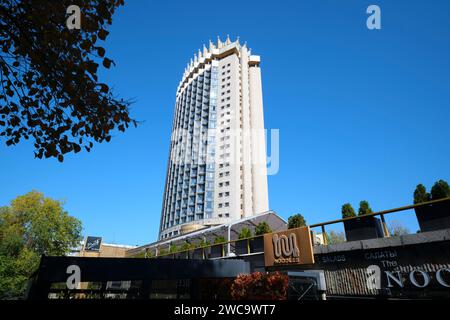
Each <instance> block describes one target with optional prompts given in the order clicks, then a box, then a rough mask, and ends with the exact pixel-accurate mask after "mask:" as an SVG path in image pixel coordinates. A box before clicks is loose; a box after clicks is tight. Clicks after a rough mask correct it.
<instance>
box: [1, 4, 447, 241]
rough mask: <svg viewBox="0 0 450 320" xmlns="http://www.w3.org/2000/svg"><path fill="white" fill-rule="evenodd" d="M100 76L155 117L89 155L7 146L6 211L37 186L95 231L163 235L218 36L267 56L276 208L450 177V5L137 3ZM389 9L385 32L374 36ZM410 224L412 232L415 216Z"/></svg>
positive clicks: (404, 191)
mask: <svg viewBox="0 0 450 320" xmlns="http://www.w3.org/2000/svg"><path fill="white" fill-rule="evenodd" d="M126 2H127V3H126V5H125V7H123V8H122V9H121V10H119V11H118V12H117V14H116V16H115V17H114V22H113V26H112V28H111V29H110V31H111V34H110V37H109V38H108V40H107V45H106V47H107V53H108V54H109V56H110V57H111V58H113V59H114V60H115V61H116V63H117V67H115V68H113V69H112V70H111V71H108V72H107V73H103V74H102V77H101V80H104V81H105V82H107V83H109V84H111V85H112V86H113V87H114V88H115V92H116V93H117V94H119V95H120V96H122V97H125V98H134V99H135V100H136V103H135V104H134V105H133V108H132V112H133V115H134V116H135V117H136V118H137V119H139V120H143V121H144V123H143V124H142V125H141V126H140V127H139V128H137V129H132V130H129V131H128V132H126V133H125V134H119V133H117V134H116V136H115V137H113V139H112V140H111V142H110V143H109V144H102V145H97V146H96V147H95V148H94V149H93V151H92V152H91V153H89V154H88V153H79V154H77V155H72V156H67V157H66V160H65V162H64V163H63V164H61V163H58V162H57V160H54V159H50V160H48V159H47V160H37V159H34V158H33V149H32V145H31V144H30V143H22V144H20V145H19V146H16V147H6V146H4V144H2V145H0V155H1V156H0V168H1V173H2V174H1V184H0V205H6V204H8V203H9V201H10V200H11V199H13V198H14V197H16V196H17V195H20V194H23V193H26V192H28V191H30V190H32V189H37V190H40V191H42V192H44V193H45V195H47V196H50V197H54V198H58V199H65V200H66V208H67V210H68V211H69V212H70V214H72V215H74V216H76V217H78V218H79V219H81V220H82V222H83V225H84V234H85V235H99V236H103V237H104V239H105V241H108V242H116V243H123V244H145V243H148V242H151V241H153V240H155V239H156V237H157V233H158V225H159V218H160V213H161V203H162V194H163V187H164V181H165V172H166V161H167V157H168V144H169V138H170V131H171V124H172V116H173V106H174V101H175V90H176V88H177V85H178V82H179V80H180V77H181V75H182V72H183V70H184V67H185V64H186V62H187V61H188V60H189V59H190V58H191V57H192V56H193V54H194V53H195V52H196V51H197V49H198V48H199V47H200V46H201V45H202V44H203V43H207V42H208V40H209V39H210V38H212V39H215V38H216V36H217V35H221V36H222V38H225V36H226V35H227V34H230V36H231V37H232V39H234V38H235V37H236V36H238V35H239V36H240V37H241V40H242V41H247V42H248V45H249V46H250V47H251V48H252V49H253V52H254V53H255V54H259V55H261V59H262V63H261V67H262V76H263V93H264V111H265V124H266V127H267V128H269V129H271V128H277V129H279V130H280V140H281V141H280V153H281V155H280V171H279V173H278V174H277V175H275V176H271V177H269V199H270V207H271V209H273V210H275V211H276V212H278V213H279V214H280V215H281V216H282V217H285V218H287V217H288V216H289V215H291V214H293V213H296V212H301V213H302V214H303V215H304V216H305V217H306V219H307V221H308V222H309V223H316V222H320V221H325V220H331V219H336V218H339V217H340V207H341V205H342V204H343V203H345V202H351V203H352V204H353V205H354V207H357V206H358V202H359V201H360V200H362V199H367V200H369V201H370V203H371V205H372V208H373V209H374V210H382V209H388V208H392V207H396V206H401V205H405V204H409V203H411V202H412V193H413V190H414V187H415V186H416V184H417V183H419V182H422V183H424V184H425V185H426V186H427V187H430V186H431V184H432V183H433V182H434V181H435V180H437V179H439V178H443V179H446V180H450V166H449V164H450V161H449V160H450V125H449V120H450V59H449V57H450V20H449V19H448V13H449V12H450V2H449V1H446V0H441V1H437V0H434V1H428V0H427V1H425V0H420V1H406V0H403V1H400V0H396V1H381V0H373V1H363V0H352V1H350V0H345V1H344V0H342V1H334V0H333V1H325V0H307V1H306V0H304V1H298V0H297V1H289V2H286V1H270V2H262V1H231V0H230V1H226V2H217V1H195V2H192V1H176V2H175V1H131V0H128V1H126ZM370 4H378V5H379V6H380V7H381V10H382V30H379V31H369V30H368V29H367V28H366V17H367V15H366V8H367V7H368V5H370ZM408 226H410V227H411V229H414V228H415V226H413V225H412V224H411V223H410V222H408Z"/></svg>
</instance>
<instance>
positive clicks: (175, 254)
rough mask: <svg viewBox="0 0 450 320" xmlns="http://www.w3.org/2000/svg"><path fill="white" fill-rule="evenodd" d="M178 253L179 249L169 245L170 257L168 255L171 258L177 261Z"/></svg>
mask: <svg viewBox="0 0 450 320" xmlns="http://www.w3.org/2000/svg"><path fill="white" fill-rule="evenodd" d="M178 251H180V249H179V248H178V247H177V245H175V244H171V245H170V246H169V253H171V255H170V257H171V258H177V259H178V258H179V255H178Z"/></svg>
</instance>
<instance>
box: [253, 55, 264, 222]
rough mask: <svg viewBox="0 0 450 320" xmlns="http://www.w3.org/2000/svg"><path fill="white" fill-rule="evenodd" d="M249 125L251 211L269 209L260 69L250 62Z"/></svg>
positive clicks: (256, 211)
mask: <svg viewBox="0 0 450 320" xmlns="http://www.w3.org/2000/svg"><path fill="white" fill-rule="evenodd" d="M249 76H250V113H251V114H250V125H251V128H252V136H251V144H252V183H253V213H254V214H258V213H262V212H264V211H267V210H269V197H268V191H267V189H268V187H267V168H266V141H265V135H264V115H263V102H262V83H261V70H260V68H259V61H258V63H252V61H251V62H250V66H249Z"/></svg>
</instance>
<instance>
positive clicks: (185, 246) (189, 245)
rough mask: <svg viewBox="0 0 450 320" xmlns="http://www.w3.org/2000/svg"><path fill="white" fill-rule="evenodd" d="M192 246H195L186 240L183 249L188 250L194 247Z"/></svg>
mask: <svg viewBox="0 0 450 320" xmlns="http://www.w3.org/2000/svg"><path fill="white" fill-rule="evenodd" d="M192 247H193V246H192V244H190V243H188V242H186V241H185V242H184V243H183V245H182V246H181V251H186V250H189V249H192Z"/></svg>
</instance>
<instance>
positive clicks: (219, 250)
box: [209, 243, 225, 258]
mask: <svg viewBox="0 0 450 320" xmlns="http://www.w3.org/2000/svg"><path fill="white" fill-rule="evenodd" d="M224 251H225V244H224V243H221V244H215V245H213V246H211V252H210V255H209V257H210V258H220V257H223V256H224V255H225V252H224Z"/></svg>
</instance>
